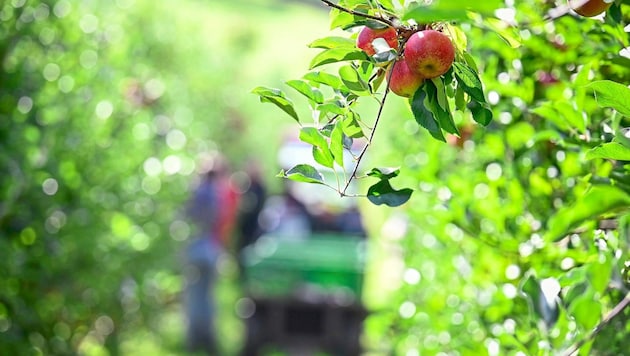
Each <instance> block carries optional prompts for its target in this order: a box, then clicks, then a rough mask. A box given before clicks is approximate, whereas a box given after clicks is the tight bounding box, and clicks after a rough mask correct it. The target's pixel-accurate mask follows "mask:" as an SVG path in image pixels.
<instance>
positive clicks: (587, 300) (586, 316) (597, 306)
mask: <svg viewBox="0 0 630 356" xmlns="http://www.w3.org/2000/svg"><path fill="white" fill-rule="evenodd" d="M568 312H569V314H570V315H571V316H573V318H574V319H575V321H576V322H577V323H578V325H579V326H581V327H582V329H583V330H591V329H592V328H593V327H594V326H595V325H596V324H597V323H598V322H599V320H600V319H601V315H602V305H601V302H600V301H599V300H595V298H594V296H593V292H592V291H591V292H587V293H585V294H582V295H580V296H578V297H577V298H575V300H574V301H573V303H571V305H570V306H569V310H568Z"/></svg>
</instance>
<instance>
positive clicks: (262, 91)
mask: <svg viewBox="0 0 630 356" xmlns="http://www.w3.org/2000/svg"><path fill="white" fill-rule="evenodd" d="M252 93H254V94H256V95H258V96H260V102H263V103H265V102H266V103H272V104H274V105H276V106H277V107H279V108H280V109H282V111H284V112H286V113H287V114H289V115H290V116H291V117H292V118H294V119H295V121H297V122H298V123H299V122H300V118H299V117H298V114H297V112H296V111H295V108H294V107H293V103H292V102H291V101H290V100H289V99H287V98H286V97H285V96H284V93H283V92H282V91H280V90H279V89H273V88H266V87H257V88H254V89H253V90H252Z"/></svg>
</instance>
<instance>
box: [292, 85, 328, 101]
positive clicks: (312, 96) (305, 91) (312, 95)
mask: <svg viewBox="0 0 630 356" xmlns="http://www.w3.org/2000/svg"><path fill="white" fill-rule="evenodd" d="M287 85H288V86H290V87H291V88H293V89H295V90H297V91H298V92H299V93H300V94H302V95H304V96H305V97H307V98H308V99H309V100H311V101H313V102H315V103H317V104H322V103H323V102H324V94H322V92H321V91H319V90H318V89H317V88H313V87H311V86H310V85H309V84H308V83H306V82H305V81H303V80H299V79H294V80H289V81H287Z"/></svg>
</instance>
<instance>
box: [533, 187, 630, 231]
mask: <svg viewBox="0 0 630 356" xmlns="http://www.w3.org/2000/svg"><path fill="white" fill-rule="evenodd" d="M622 208H626V209H627V208H630V195H628V193H626V192H624V191H623V190H621V189H619V188H616V187H613V186H607V185H606V186H600V185H597V186H593V187H592V188H591V189H590V190H588V191H587V192H586V194H584V196H582V197H580V198H579V199H578V200H577V201H576V202H575V203H574V204H572V205H570V206H566V207H563V208H561V209H560V210H559V211H558V212H557V213H556V214H554V215H553V216H552V217H551V218H550V219H549V222H548V230H547V233H546V234H545V238H546V240H547V241H554V240H557V239H559V238H562V237H564V236H566V235H567V234H569V233H570V232H571V230H573V229H575V228H576V227H578V226H579V225H580V224H582V223H584V222H587V221H589V220H591V219H595V218H597V217H599V216H600V215H603V214H606V213H612V212H614V211H616V210H618V209H622Z"/></svg>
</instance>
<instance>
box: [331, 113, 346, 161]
mask: <svg viewBox="0 0 630 356" xmlns="http://www.w3.org/2000/svg"><path fill="white" fill-rule="evenodd" d="M343 147H344V146H343V128H342V124H341V122H337V123H336V124H335V128H333V130H332V133H331V134H330V152H331V153H332V155H333V157H334V159H335V162H336V163H337V164H338V165H339V167H342V168H343V166H344V160H343V157H344V156H343V152H344V151H343Z"/></svg>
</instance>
